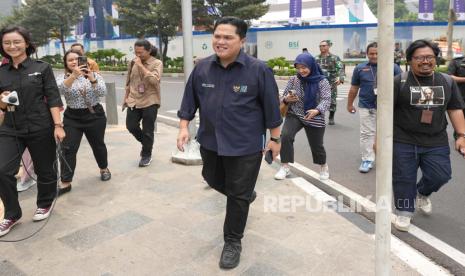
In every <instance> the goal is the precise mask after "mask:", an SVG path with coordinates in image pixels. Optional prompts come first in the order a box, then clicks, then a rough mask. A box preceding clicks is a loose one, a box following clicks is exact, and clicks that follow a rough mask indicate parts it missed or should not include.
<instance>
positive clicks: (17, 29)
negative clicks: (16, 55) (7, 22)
mask: <svg viewBox="0 0 465 276" xmlns="http://www.w3.org/2000/svg"><path fill="white" fill-rule="evenodd" d="M14 32H17V33H18V34H20V35H21V36H22V37H23V38H24V41H25V42H26V44H27V45H28V46H27V48H26V55H27V56H30V55H32V54H34V53H35V52H36V46H35V45H34V43H32V37H31V33H30V32H29V31H28V30H27V29H26V28H24V27H21V26H8V27H5V28H3V29H2V30H1V31H0V54H2V56H4V57H6V58H7V59H11V57H10V55H8V54H7V53H6V52H5V49H3V37H4V36H5V35H6V34H9V33H14Z"/></svg>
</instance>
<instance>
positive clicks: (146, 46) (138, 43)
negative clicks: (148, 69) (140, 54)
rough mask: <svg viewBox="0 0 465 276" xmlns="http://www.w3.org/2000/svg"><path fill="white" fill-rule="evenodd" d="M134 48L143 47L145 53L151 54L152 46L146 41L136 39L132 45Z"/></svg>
mask: <svg viewBox="0 0 465 276" xmlns="http://www.w3.org/2000/svg"><path fill="white" fill-rule="evenodd" d="M134 47H144V49H145V50H146V51H149V52H151V51H152V47H153V46H152V43H150V41H148V40H147V39H138V40H137V41H136V42H135V43H134Z"/></svg>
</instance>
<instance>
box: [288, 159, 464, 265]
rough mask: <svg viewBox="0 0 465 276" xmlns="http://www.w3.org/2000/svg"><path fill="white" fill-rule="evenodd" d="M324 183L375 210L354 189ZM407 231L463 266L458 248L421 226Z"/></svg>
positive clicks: (302, 168)
mask: <svg viewBox="0 0 465 276" xmlns="http://www.w3.org/2000/svg"><path fill="white" fill-rule="evenodd" d="M290 166H291V167H294V168H295V169H297V170H299V171H301V172H303V173H305V174H307V175H309V176H311V177H312V178H315V179H318V178H319V174H318V173H317V172H315V171H313V170H311V169H309V168H307V167H305V166H303V165H301V164H299V163H297V162H294V163H293V164H290ZM322 182H323V183H325V184H326V185H328V186H330V187H331V188H332V189H334V190H336V191H338V192H339V193H341V194H342V195H344V196H346V197H348V198H350V199H352V200H353V201H355V203H357V204H360V205H361V206H362V207H363V208H364V209H366V210H367V211H368V212H376V204H375V203H374V202H372V201H370V200H369V199H367V198H365V197H363V196H361V195H359V194H357V193H355V192H354V191H352V190H350V189H348V188H346V187H344V186H342V185H341V184H339V183H337V182H335V181H333V180H331V179H329V180H325V181H322ZM395 217H396V215H395V214H392V216H391V220H394V219H395ZM409 233H410V234H412V235H414V236H415V237H417V238H418V239H420V240H422V241H424V242H425V243H427V244H429V245H430V246H432V247H433V248H435V249H437V250H438V251H440V252H442V253H443V254H444V255H446V256H448V257H449V258H451V259H453V260H454V261H456V262H457V263H459V264H461V265H462V266H465V254H464V253H463V252H461V251H459V250H458V249H456V248H454V247H452V246H450V245H448V244H447V243H445V242H443V241H442V240H440V239H438V238H436V237H435V236H433V235H431V234H429V233H428V232H426V231H424V230H422V229H421V228H419V227H417V226H415V225H413V224H412V225H411V226H410V230H409Z"/></svg>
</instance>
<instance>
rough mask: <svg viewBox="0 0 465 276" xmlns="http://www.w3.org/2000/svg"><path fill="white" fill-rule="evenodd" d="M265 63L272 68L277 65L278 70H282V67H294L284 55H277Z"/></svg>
mask: <svg viewBox="0 0 465 276" xmlns="http://www.w3.org/2000/svg"><path fill="white" fill-rule="evenodd" d="M266 64H267V65H268V66H269V67H270V68H271V69H274V68H275V67H277V69H278V70H284V68H294V66H293V65H292V64H290V63H289V62H288V61H287V60H286V58H285V57H277V58H272V59H270V60H268V61H267V62H266Z"/></svg>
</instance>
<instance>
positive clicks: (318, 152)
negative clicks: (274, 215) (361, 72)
mask: <svg viewBox="0 0 465 276" xmlns="http://www.w3.org/2000/svg"><path fill="white" fill-rule="evenodd" d="M294 67H295V68H296V69H297V74H296V76H293V77H291V78H290V79H289V82H288V83H287V85H286V88H285V89H284V93H283V96H282V97H281V101H282V102H283V103H284V104H287V105H288V112H287V114H286V120H285V121H284V126H283V129H282V132H281V143H282V144H281V153H280V154H281V164H282V165H281V168H280V169H279V171H278V172H277V173H276V175H275V176H274V177H275V179H277V180H283V179H285V178H286V177H287V176H288V175H289V173H290V168H289V163H293V162H294V138H295V135H296V134H297V132H299V131H300V130H301V129H302V128H304V129H305V133H306V134H307V139H308V143H309V144H310V148H311V150H312V156H313V163H315V164H318V165H320V166H321V168H320V179H321V180H327V179H329V168H328V165H327V164H326V151H325V148H324V146H323V137H324V134H325V127H326V122H325V112H326V111H328V109H329V105H330V103H331V85H330V84H329V82H328V80H327V79H326V77H325V76H324V74H323V72H322V71H321V68H320V66H319V65H318V64H317V63H316V62H315V59H314V58H313V56H312V55H310V54H308V53H302V54H300V55H298V56H297V57H296V59H295V62H294Z"/></svg>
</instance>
